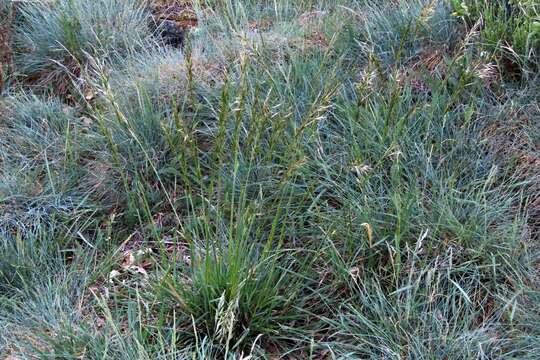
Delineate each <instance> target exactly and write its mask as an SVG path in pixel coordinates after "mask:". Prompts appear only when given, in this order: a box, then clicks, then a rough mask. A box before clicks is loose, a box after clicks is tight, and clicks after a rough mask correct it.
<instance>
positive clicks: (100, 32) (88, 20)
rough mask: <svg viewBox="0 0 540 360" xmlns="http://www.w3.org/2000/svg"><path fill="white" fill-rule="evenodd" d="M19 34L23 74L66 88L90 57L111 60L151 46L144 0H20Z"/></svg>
mask: <svg viewBox="0 0 540 360" xmlns="http://www.w3.org/2000/svg"><path fill="white" fill-rule="evenodd" d="M18 11H19V12H20V14H19V17H20V19H19V21H18V22H17V24H16V25H17V27H16V35H15V50H16V56H15V62H16V65H17V71H18V73H19V74H20V75H21V76H22V77H23V78H26V79H28V80H31V81H37V82H38V84H40V85H43V86H45V87H47V85H48V84H54V85H55V86H56V87H57V88H56V91H57V92H60V93H62V92H64V93H65V92H67V89H68V87H69V85H70V76H71V75H73V76H74V77H75V79H77V78H78V77H79V76H80V75H81V72H82V70H83V69H84V68H85V67H86V64H87V59H88V56H92V55H93V56H99V57H101V58H107V59H109V60H111V59H112V58H114V56H116V55H118V54H123V55H127V54H130V53H132V52H133V51H134V50H136V49H138V48H141V47H144V46H148V44H146V45H145V41H148V36H149V35H150V33H149V29H148V21H149V20H148V14H147V13H146V12H145V2H144V1H126V0H98V1H91V2H89V1H80V0H75V1H72V0H52V1H48V0H39V1H33V2H28V3H24V4H21V5H20V6H19V9H18Z"/></svg>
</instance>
